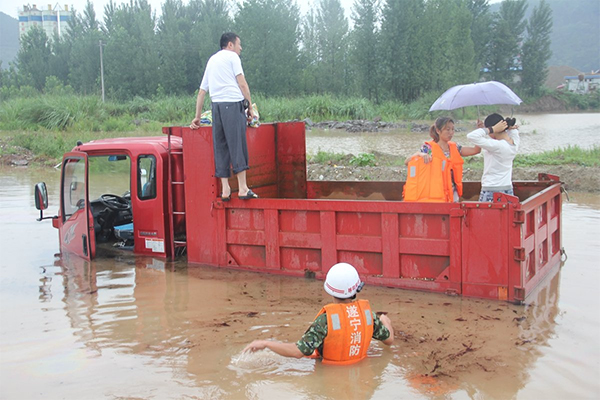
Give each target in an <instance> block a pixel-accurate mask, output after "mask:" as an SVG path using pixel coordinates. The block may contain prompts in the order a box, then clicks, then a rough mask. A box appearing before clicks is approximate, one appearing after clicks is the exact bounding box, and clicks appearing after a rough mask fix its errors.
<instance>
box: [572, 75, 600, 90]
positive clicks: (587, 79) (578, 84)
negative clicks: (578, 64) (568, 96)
mask: <svg viewBox="0 0 600 400" xmlns="http://www.w3.org/2000/svg"><path fill="white" fill-rule="evenodd" d="M565 81H566V89H567V90H568V91H569V92H577V93H588V92H589V91H590V90H598V89H600V75H584V74H579V75H578V76H565Z"/></svg>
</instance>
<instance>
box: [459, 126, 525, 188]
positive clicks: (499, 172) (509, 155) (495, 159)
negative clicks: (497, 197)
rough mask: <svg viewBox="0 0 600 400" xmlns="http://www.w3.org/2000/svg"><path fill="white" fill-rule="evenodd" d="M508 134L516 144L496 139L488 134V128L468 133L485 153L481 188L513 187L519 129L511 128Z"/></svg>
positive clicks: (470, 138)
mask: <svg viewBox="0 0 600 400" xmlns="http://www.w3.org/2000/svg"><path fill="white" fill-rule="evenodd" d="M508 136H509V137H510V138H511V139H512V140H513V143H514V144H510V143H508V142H507V141H506V140H496V139H493V138H491V137H490V136H489V135H488V131H487V129H483V128H479V129H475V130H474V131H473V132H471V133H469V134H467V138H468V139H469V140H470V141H471V143H473V144H474V145H476V146H479V147H481V153H482V154H483V175H482V176H481V189H482V190H489V189H497V190H508V189H511V188H512V167H513V160H514V159H515V156H516V155H517V152H518V151H519V142H520V141H521V139H520V138H519V131H518V130H516V129H510V130H509V131H508Z"/></svg>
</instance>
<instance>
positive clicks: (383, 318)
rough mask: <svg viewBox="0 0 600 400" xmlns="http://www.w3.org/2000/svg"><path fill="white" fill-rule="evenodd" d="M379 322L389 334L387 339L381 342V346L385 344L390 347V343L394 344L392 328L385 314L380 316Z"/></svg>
mask: <svg viewBox="0 0 600 400" xmlns="http://www.w3.org/2000/svg"><path fill="white" fill-rule="evenodd" d="M379 320H380V321H381V323H382V324H383V326H385V327H386V328H387V330H388V331H389V332H390V336H388V338H387V339H385V340H382V341H381V342H382V343H383V344H387V345H388V346H390V345H391V344H392V343H394V327H393V326H392V321H391V320H390V319H389V318H388V316H387V315H385V314H381V315H380V316H379Z"/></svg>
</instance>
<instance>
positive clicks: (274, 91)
mask: <svg viewBox="0 0 600 400" xmlns="http://www.w3.org/2000/svg"><path fill="white" fill-rule="evenodd" d="M299 20H300V11H299V9H298V7H297V6H296V5H295V4H294V3H290V2H289V1H287V0H245V1H244V2H243V3H242V4H241V5H240V6H239V9H238V12H237V15H236V18H235V25H236V30H237V33H238V35H240V38H241V40H242V48H243V49H244V50H243V52H242V58H243V60H244V61H243V65H244V73H245V74H246V79H247V80H248V83H249V85H250V87H251V88H252V91H255V92H261V93H264V94H266V95H293V94H296V93H297V89H298V85H299V84H298V75H299V73H300V64H299V54H298V36H299V27H298V24H299ZM257 21H260V23H257Z"/></svg>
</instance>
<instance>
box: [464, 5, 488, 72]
mask: <svg viewBox="0 0 600 400" xmlns="http://www.w3.org/2000/svg"><path fill="white" fill-rule="evenodd" d="M466 4H467V8H468V9H469V11H471V16H472V18H471V40H472V41H473V50H474V53H475V54H474V61H475V63H477V70H481V68H482V66H483V65H484V64H485V60H486V58H487V49H488V43H489V41H490V40H491V33H492V32H491V27H492V21H493V19H492V15H491V14H490V11H489V10H490V6H489V4H488V0H466Z"/></svg>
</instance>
